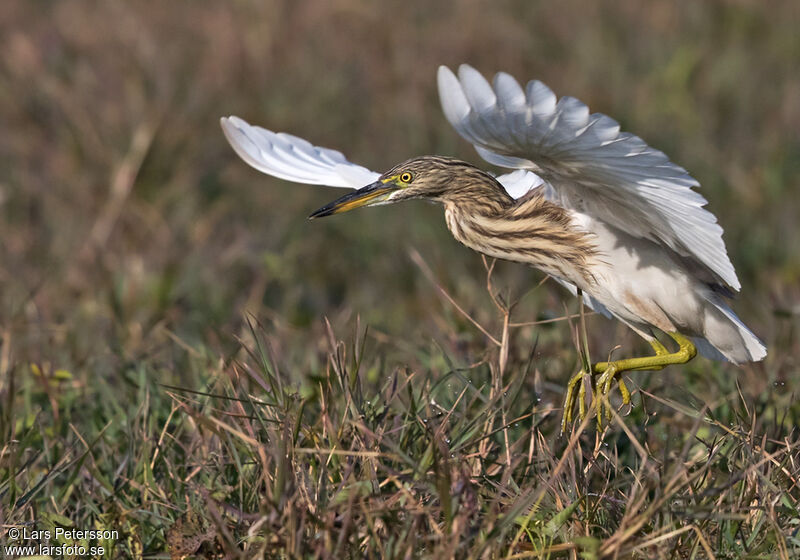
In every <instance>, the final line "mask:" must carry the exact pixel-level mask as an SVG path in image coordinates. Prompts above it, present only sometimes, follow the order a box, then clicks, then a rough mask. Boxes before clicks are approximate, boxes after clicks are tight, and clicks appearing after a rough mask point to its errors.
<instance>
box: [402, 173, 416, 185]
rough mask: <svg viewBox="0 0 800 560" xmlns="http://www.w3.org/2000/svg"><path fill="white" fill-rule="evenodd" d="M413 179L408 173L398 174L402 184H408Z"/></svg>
mask: <svg viewBox="0 0 800 560" xmlns="http://www.w3.org/2000/svg"><path fill="white" fill-rule="evenodd" d="M413 178H414V177H413V176H412V175H411V173H409V172H408V171H406V172H405V173H401V174H400V182H402V183H410V182H411V180H412V179H413Z"/></svg>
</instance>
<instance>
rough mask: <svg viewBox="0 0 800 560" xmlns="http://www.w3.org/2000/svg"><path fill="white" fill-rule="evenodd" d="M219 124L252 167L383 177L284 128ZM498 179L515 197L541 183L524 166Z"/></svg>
mask: <svg viewBox="0 0 800 560" xmlns="http://www.w3.org/2000/svg"><path fill="white" fill-rule="evenodd" d="M220 124H221V125H222V130H223V132H224V133H225V137H226V138H227V139H228V142H230V144H231V146H232V147H233V149H234V150H236V153H237V154H239V157H241V158H242V159H243V160H244V161H245V162H247V163H248V164H249V165H250V166H251V167H254V168H255V169H258V170H259V171H261V172H262V173H266V174H267V175H272V176H273V177H278V178H279V179H285V180H287V181H294V182H295V183H305V184H308V185H327V186H329V187H345V188H351V189H358V188H361V187H363V186H365V185H369V184H370V183H373V182H375V181H377V180H378V177H380V174H379V173H377V172H375V171H370V170H369V169H367V168H365V167H361V166H360V165H356V164H355V163H351V162H349V161H347V159H346V158H345V157H344V156H343V155H342V154H341V152H337V151H336V150H331V149H328V148H320V147H318V146H314V145H312V144H311V143H309V142H308V141H307V140H303V139H302V138H298V137H297V136H292V135H291V134H286V133H285V132H272V131H271V130H267V129H265V128H261V127H260V126H253V125H251V124H248V123H247V122H245V121H244V120H242V119H240V118H239V117H233V116H231V117H223V118H221V119H220ZM497 181H498V182H499V183H500V184H501V185H503V187H504V188H505V189H506V190H507V191H508V194H510V195H511V196H512V197H514V198H519V197H521V196H523V195H524V194H525V193H527V192H528V191H529V190H531V189H532V188H535V187H538V186H539V185H541V184H542V179H541V178H540V177H538V176H536V175H535V174H534V173H531V172H530V171H525V170H517V171H512V172H511V173H506V174H505V175H500V176H499V177H497Z"/></svg>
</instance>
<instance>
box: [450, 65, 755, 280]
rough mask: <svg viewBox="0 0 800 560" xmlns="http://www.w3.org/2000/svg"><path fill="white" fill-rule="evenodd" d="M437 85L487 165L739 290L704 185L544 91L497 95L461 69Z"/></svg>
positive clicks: (505, 81)
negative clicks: (523, 176)
mask: <svg viewBox="0 0 800 560" xmlns="http://www.w3.org/2000/svg"><path fill="white" fill-rule="evenodd" d="M438 82H439V97H440V98H441V102H442V108H443V110H444V113H445V116H446V117H447V119H448V120H449V121H450V124H452V125H453V127H454V128H455V129H456V130H457V131H458V133H459V134H460V135H461V136H462V137H463V138H465V139H466V140H467V141H469V142H471V143H472V144H473V145H474V146H475V148H476V149H477V151H478V153H479V154H480V155H481V157H483V158H484V159H485V160H486V161H488V162H490V163H493V164H495V165H499V166H502V167H509V168H516V169H526V170H530V171H533V172H535V173H536V174H537V175H539V176H540V177H542V179H544V181H545V182H546V185H545V190H544V192H545V193H546V196H548V198H550V199H551V200H553V202H556V203H558V204H560V205H562V206H564V207H566V208H573V209H575V210H578V211H581V212H584V213H586V214H589V215H592V216H594V217H596V218H597V219H600V220H603V221H604V222H606V223H608V224H611V225H613V226H615V227H617V228H620V229H621V230H623V231H625V232H627V233H629V234H632V235H635V236H638V237H642V238H647V239H650V240H653V241H657V242H660V243H662V244H664V245H666V246H667V247H669V248H670V249H672V250H673V251H675V252H676V253H677V254H679V255H681V256H682V257H684V258H688V259H691V260H693V261H695V262H696V263H697V264H700V265H702V266H703V267H704V268H706V269H707V270H709V271H710V272H712V273H713V274H714V277H715V278H716V280H717V281H718V282H719V283H721V284H726V285H728V286H730V287H732V288H735V289H737V290H738V289H739V288H740V284H739V280H738V279H737V278H736V272H735V271H734V269H733V265H732V264H731V262H730V259H729V258H728V254H727V251H726V250H725V243H724V242H723V241H722V228H721V227H720V226H719V225H718V224H717V219H716V217H715V216H714V215H713V214H712V213H711V212H709V211H708V210H705V209H704V208H703V206H704V205H705V204H706V202H707V201H706V199H705V198H703V196H702V195H700V194H699V193H697V192H695V191H693V190H692V187H697V186H699V183H698V182H697V181H696V180H695V179H694V178H692V177H691V176H690V175H689V174H688V173H687V172H686V170H685V169H683V168H682V167H680V166H678V165H675V164H674V163H672V162H670V161H669V159H668V158H667V156H666V155H664V153H663V152H660V151H658V150H655V149H653V148H651V147H649V146H648V145H647V144H646V143H645V142H644V141H643V140H642V139H641V138H639V137H638V136H634V135H633V134H629V133H626V132H620V127H619V124H618V123H617V122H616V121H615V120H614V119H612V118H610V117H607V116H606V115H602V114H600V113H594V114H589V109H588V108H587V107H586V105H584V104H583V103H581V102H580V101H578V100H577V99H575V98H573V97H562V98H561V99H560V100H556V96H555V94H553V92H552V91H551V90H550V89H549V88H548V87H547V86H546V85H544V84H543V83H541V82H539V81H531V82H529V83H528V85H527V87H526V88H525V89H524V90H523V89H522V87H521V86H520V85H519V84H518V83H517V81H516V80H515V79H514V78H512V77H511V76H509V75H508V74H505V73H499V74H497V75H496V76H495V79H494V82H493V84H492V85H490V84H489V83H488V82H487V81H486V80H485V79H484V78H483V76H481V74H480V73H479V72H478V71H477V70H475V69H474V68H472V67H470V66H467V65H462V66H461V67H460V68H459V71H458V77H456V76H455V75H454V74H453V72H451V71H450V69H448V68H446V67H444V66H442V67H440V68H439V76H438Z"/></svg>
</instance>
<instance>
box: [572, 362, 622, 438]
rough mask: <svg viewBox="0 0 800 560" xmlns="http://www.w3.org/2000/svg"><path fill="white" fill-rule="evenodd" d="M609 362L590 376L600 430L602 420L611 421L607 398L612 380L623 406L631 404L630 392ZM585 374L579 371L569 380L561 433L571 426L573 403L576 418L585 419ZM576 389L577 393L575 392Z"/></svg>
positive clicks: (617, 371)
mask: <svg viewBox="0 0 800 560" xmlns="http://www.w3.org/2000/svg"><path fill="white" fill-rule="evenodd" d="M613 364H614V363H613V362H611V363H610V364H608V367H606V368H604V370H603V372H602V373H600V372H595V373H592V374H591V376H590V377H591V382H592V402H593V404H594V407H595V411H596V414H597V428H598V430H599V429H602V427H603V418H604V417H605V418H607V419H609V420H611V408H610V407H611V405H610V404H609V401H608V397H609V394H610V393H611V388H612V387H613V384H614V380H615V379H616V380H617V382H618V384H619V392H620V395H621V396H622V402H623V404H624V405H625V406H629V405H630V404H631V392H630V391H629V390H628V387H627V386H626V385H625V381H623V380H622V376H621V373H622V372H621V371H620V370H618V369H617V368H616V367H615V366H614V365H613ZM587 375H588V374H587V373H586V372H584V371H581V372H580V373H578V374H576V375H575V376H573V377H572V379H570V381H569V384H568V385H567V396H566V398H565V399H564V414H563V415H562V417H561V431H562V432H564V431H566V429H567V424H571V423H572V420H573V418H574V417H573V415H572V411H573V409H574V408H575V401H576V400H577V401H578V418H579V420H583V419H585V418H586V383H585V382H584V380H585V379H586V377H587ZM576 389H577V391H576Z"/></svg>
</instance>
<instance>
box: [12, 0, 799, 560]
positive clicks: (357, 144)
mask: <svg viewBox="0 0 800 560" xmlns="http://www.w3.org/2000/svg"><path fill="white" fill-rule="evenodd" d="M604 6H605V7H603V8H601V7H599V6H598V5H595V3H589V2H585V3H584V2H579V1H577V0H570V1H567V2H562V3H552V4H542V5H538V4H536V5H535V4H531V3H529V2H527V1H525V2H523V1H512V0H504V1H503V0H501V1H495V2H490V1H488V0H485V1H484V0H465V1H463V2H454V1H453V2H440V3H428V2H423V1H422V0H420V1H411V2H389V3H386V4H380V5H379V4H377V3H375V4H373V3H369V2H363V1H358V0H337V1H335V2H322V1H311V0H302V1H297V0H286V1H280V0H274V1H268V2H248V1H240V2H231V3H229V4H227V5H222V3H211V2H190V1H188V0H175V1H173V2H159V3H153V2H143V1H142V2H140V1H138V0H131V1H129V2H119V1H109V2H103V3H95V2H89V1H84V0H62V1H60V2H29V1H27V0H6V1H5V2H4V3H3V4H2V6H1V7H0V45H1V46H2V49H0V130H2V134H0V212H1V213H2V220H0V286H1V287H2V289H0V343H1V345H0V527H2V530H0V545H2V546H6V545H9V544H12V543H13V542H14V539H13V538H12V535H11V534H10V531H11V530H12V529H15V528H20V527H22V528H26V529H28V530H33V529H38V530H48V529H50V530H54V528H55V527H56V526H65V527H74V528H78V529H109V530H116V531H118V538H117V539H114V540H107V541H101V542H96V541H93V542H87V543H85V544H87V545H88V544H94V545H102V546H104V547H105V548H106V552H105V556H106V557H109V558H127V557H141V556H145V557H148V558H169V557H181V556H185V555H192V554H196V555H197V556H199V557H230V558H240V557H241V558H250V557H259V555H266V556H267V557H320V558H344V557H392V558H400V557H402V558H413V557H422V558H428V557H440V558H445V557H457V558H466V557H476V558H477V557H481V558H526V557H550V558H560V557H564V558H587V559H591V558H605V557H609V558H656V557H657V558H791V557H796V556H797V555H798V554H800V533H798V531H800V508H799V507H798V499H800V486H799V485H798V477H800V436H799V435H798V431H797V428H796V426H797V424H798V422H800V405H798V404H797V402H796V400H795V398H794V395H795V394H796V393H797V392H798V390H800V375H798V361H799V360H800V338H798V329H799V328H800V255H799V254H798V249H797V248H798V247H799V246H800V228H798V226H797V216H798V215H800V197H798V196H797V195H798V192H799V191H798V189H799V187H800V137H798V130H800V81H799V79H798V75H797V61H798V60H800V35H798V34H797V28H798V25H800V13H798V8H797V6H796V2H794V1H791V0H785V1H775V2H770V3H763V4H762V3H748V2H716V3H703V4H701V3H696V2H689V1H688V0H687V1H686V2H677V3H675V2H671V3H667V2H656V3H647V4H641V5H640V3H636V2H623V1H619V2H612V3H604ZM461 62H469V63H471V64H473V65H475V66H476V67H477V68H479V69H480V70H482V71H484V72H485V73H487V74H491V73H493V72H495V71H497V70H505V71H508V72H510V73H512V74H513V75H516V76H517V77H518V78H520V79H526V78H529V77H530V78H533V77H536V78H539V79H542V80H543V81H544V82H545V83H547V84H549V85H550V86H551V87H553V88H554V90H555V91H556V92H557V93H558V94H571V95H575V96H577V97H579V98H580V99H582V100H583V101H585V102H587V103H588V104H589V105H590V107H591V108H592V109H594V110H598V111H603V112H606V113H608V114H610V115H612V116H614V117H615V118H616V119H618V120H619V121H620V122H621V123H622V125H623V127H624V128H626V129H628V130H631V131H633V132H636V133H637V134H640V135H641V136H642V137H643V138H645V139H646V140H647V141H648V142H650V143H652V144H653V145H655V146H657V147H659V148H661V149H663V150H665V151H666V152H667V153H668V154H669V155H670V156H671V157H672V158H673V160H675V161H677V162H678V163H680V164H681V165H683V166H685V167H686V168H688V169H689V170H690V171H691V172H692V173H693V175H695V176H696V177H697V178H698V179H699V180H700V181H701V183H702V184H703V193H704V194H705V195H706V197H707V198H709V200H711V203H710V209H711V210H712V211H714V212H715V213H716V214H717V216H718V217H719V218H720V221H721V223H722V224H723V226H724V227H725V231H726V233H725V240H726V242H727V244H728V249H729V252H730V254H731V257H732V260H733V262H734V263H735V264H736V266H737V270H738V272H739V275H740V279H741V280H742V284H743V285H744V289H743V292H742V296H741V297H740V298H739V299H738V301H736V302H735V304H734V305H735V307H736V309H737V311H738V312H739V313H740V315H741V316H742V318H743V319H745V320H746V321H747V322H748V324H750V325H751V326H752V327H753V329H754V330H755V331H756V332H757V333H759V334H760V335H761V336H762V337H763V338H764V340H765V341H766V342H767V344H768V346H769V349H770V354H769V356H768V358H767V360H766V361H765V362H763V363H760V364H754V365H747V366H745V367H743V368H736V367H733V366H730V365H724V364H717V363H712V362H709V361H706V360H703V359H698V360H696V361H694V362H692V363H691V364H690V365H688V366H687V367H684V368H670V369H668V370H666V371H664V372H662V373H657V374H644V373H643V374H635V375H631V376H630V377H629V381H630V385H632V386H634V387H636V389H637V391H636V394H635V396H634V402H635V406H634V408H633V409H632V410H631V411H630V413H629V414H625V415H622V416H617V417H615V418H614V419H613V420H612V422H611V425H610V427H609V429H608V430H606V431H604V432H602V433H598V432H597V431H596V430H595V426H594V423H593V422H588V423H587V424H586V425H584V426H576V429H574V430H572V431H570V432H568V433H566V434H563V435H562V434H560V430H559V421H560V417H561V410H560V406H561V400H562V398H563V388H564V384H565V382H566V380H567V379H568V378H569V376H570V375H572V374H573V373H574V372H575V371H576V369H577V368H578V351H577V350H576V342H575V340H576V337H575V335H574V333H575V332H576V330H577V326H578V322H579V321H578V319H577V318H574V317H573V318H572V319H571V320H569V321H567V320H563V318H564V317H567V316H571V315H574V314H576V313H577V312H578V306H577V302H576V301H574V300H570V299H568V298H565V297H564V295H565V294H564V292H563V291H562V290H560V289H558V287H556V286H553V285H552V283H551V282H545V283H544V284H541V285H540V283H541V281H542V280H543V278H542V276H541V275H540V274H538V273H536V272H534V271H531V270H528V269H526V268H524V267H521V266H516V265H511V264H507V263H497V265H496V266H495V268H494V270H493V273H492V276H491V278H490V281H489V282H487V271H486V269H485V266H484V263H483V262H482V261H481V259H480V257H478V256H477V255H475V254H474V253H471V252H469V251H468V250H467V249H464V248H462V247H460V246H458V245H457V243H456V242H455V241H453V240H452V239H451V238H450V236H449V234H448V233H447V231H446V229H445V226H444V221H443V219H442V216H441V210H440V209H438V208H436V207H434V206H428V205H424V204H412V203H409V204H407V205H401V206H396V207H392V208H377V209H373V210H371V211H364V212H359V213H357V214H350V215H347V216H342V217H337V218H331V219H327V220H320V221H317V222H314V223H313V224H312V223H308V222H307V221H306V220H305V219H304V218H305V216H306V215H307V214H308V213H309V212H310V211H311V210H313V209H315V208H317V207H319V206H321V205H322V204H323V203H325V202H328V201H329V200H331V199H332V198H333V197H335V196H338V194H340V193H339V192H335V191H333V190H331V189H327V190H326V189H314V188H309V187H301V186H296V185H288V184H285V183H281V182H280V181H276V180H272V179H269V178H266V177H263V176H260V175H258V174H257V173H255V172H254V171H252V170H251V169H249V168H248V167H246V165H245V164H243V163H242V162H241V161H240V160H238V159H237V158H236V157H235V155H234V154H233V152H232V150H231V149H230V148H229V147H228V146H227V144H226V142H225V141H224V138H223V136H222V134H221V131H220V130H219V126H218V118H219V117H220V116H222V115H227V114H238V115H240V116H242V117H244V118H247V119H248V120H250V121H251V122H255V123H261V124H264V125H265V126H268V127H270V128H275V129H278V130H287V131H291V132H293V133H295V134H298V135H300V136H304V137H307V138H309V139H311V140H312V141H314V142H315V143H318V144H321V145H326V146H332V147H337V148H339V149H342V150H344V151H345V153H346V154H347V155H348V156H349V157H351V158H352V159H353V160H355V161H358V162H362V163H364V164H365V165H368V166H370V167H372V168H374V169H383V168H385V167H387V166H389V165H392V164H393V163H395V162H396V161H399V160H402V159H404V158H406V157H410V156H412V155H415V154H421V153H440V154H449V155H456V156H461V157H463V158H465V159H469V160H471V161H475V162H477V156H476V155H475V154H474V153H473V152H471V149H470V148H469V146H466V145H465V144H464V143H463V142H461V141H459V140H458V139H457V137H456V135H455V134H454V133H452V132H451V131H450V130H449V126H448V125H447V124H446V122H445V120H444V118H443V116H442V115H441V114H440V110H439V108H438V101H437V99H436V92H435V79H434V77H435V69H436V67H437V66H438V65H439V64H443V63H444V64H448V65H450V66H455V65H457V64H459V63H461ZM487 284H489V286H487ZM487 288H488V289H487ZM510 303H515V305H514V306H513V309H512V311H511V312H510V313H509V312H507V311H506V309H507V308H508V307H509V304H510ZM586 324H587V329H588V342H589V347H590V348H591V349H592V351H593V352H594V354H595V356H596V357H605V356H606V355H607V354H608V353H609V352H610V351H612V350H613V349H614V348H616V347H617V346H619V349H618V350H615V352H616V353H615V355H620V356H622V355H630V354H633V353H634V352H638V351H646V350H647V348H648V347H647V346H646V345H643V344H642V342H641V341H640V340H638V339H637V338H636V336H635V335H634V334H633V333H631V332H629V331H627V330H626V329H625V328H624V327H622V326H620V325H618V324H617V323H615V322H611V321H606V320H605V319H602V318H600V317H596V316H589V317H586ZM478 325H479V326H480V328H479V327H478ZM483 331H485V332H483ZM506 350H507V357H506ZM622 412H623V413H625V412H627V411H622ZM579 428H585V429H584V430H581V429H579ZM32 542H38V541H36V539H33V541H32Z"/></svg>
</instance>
